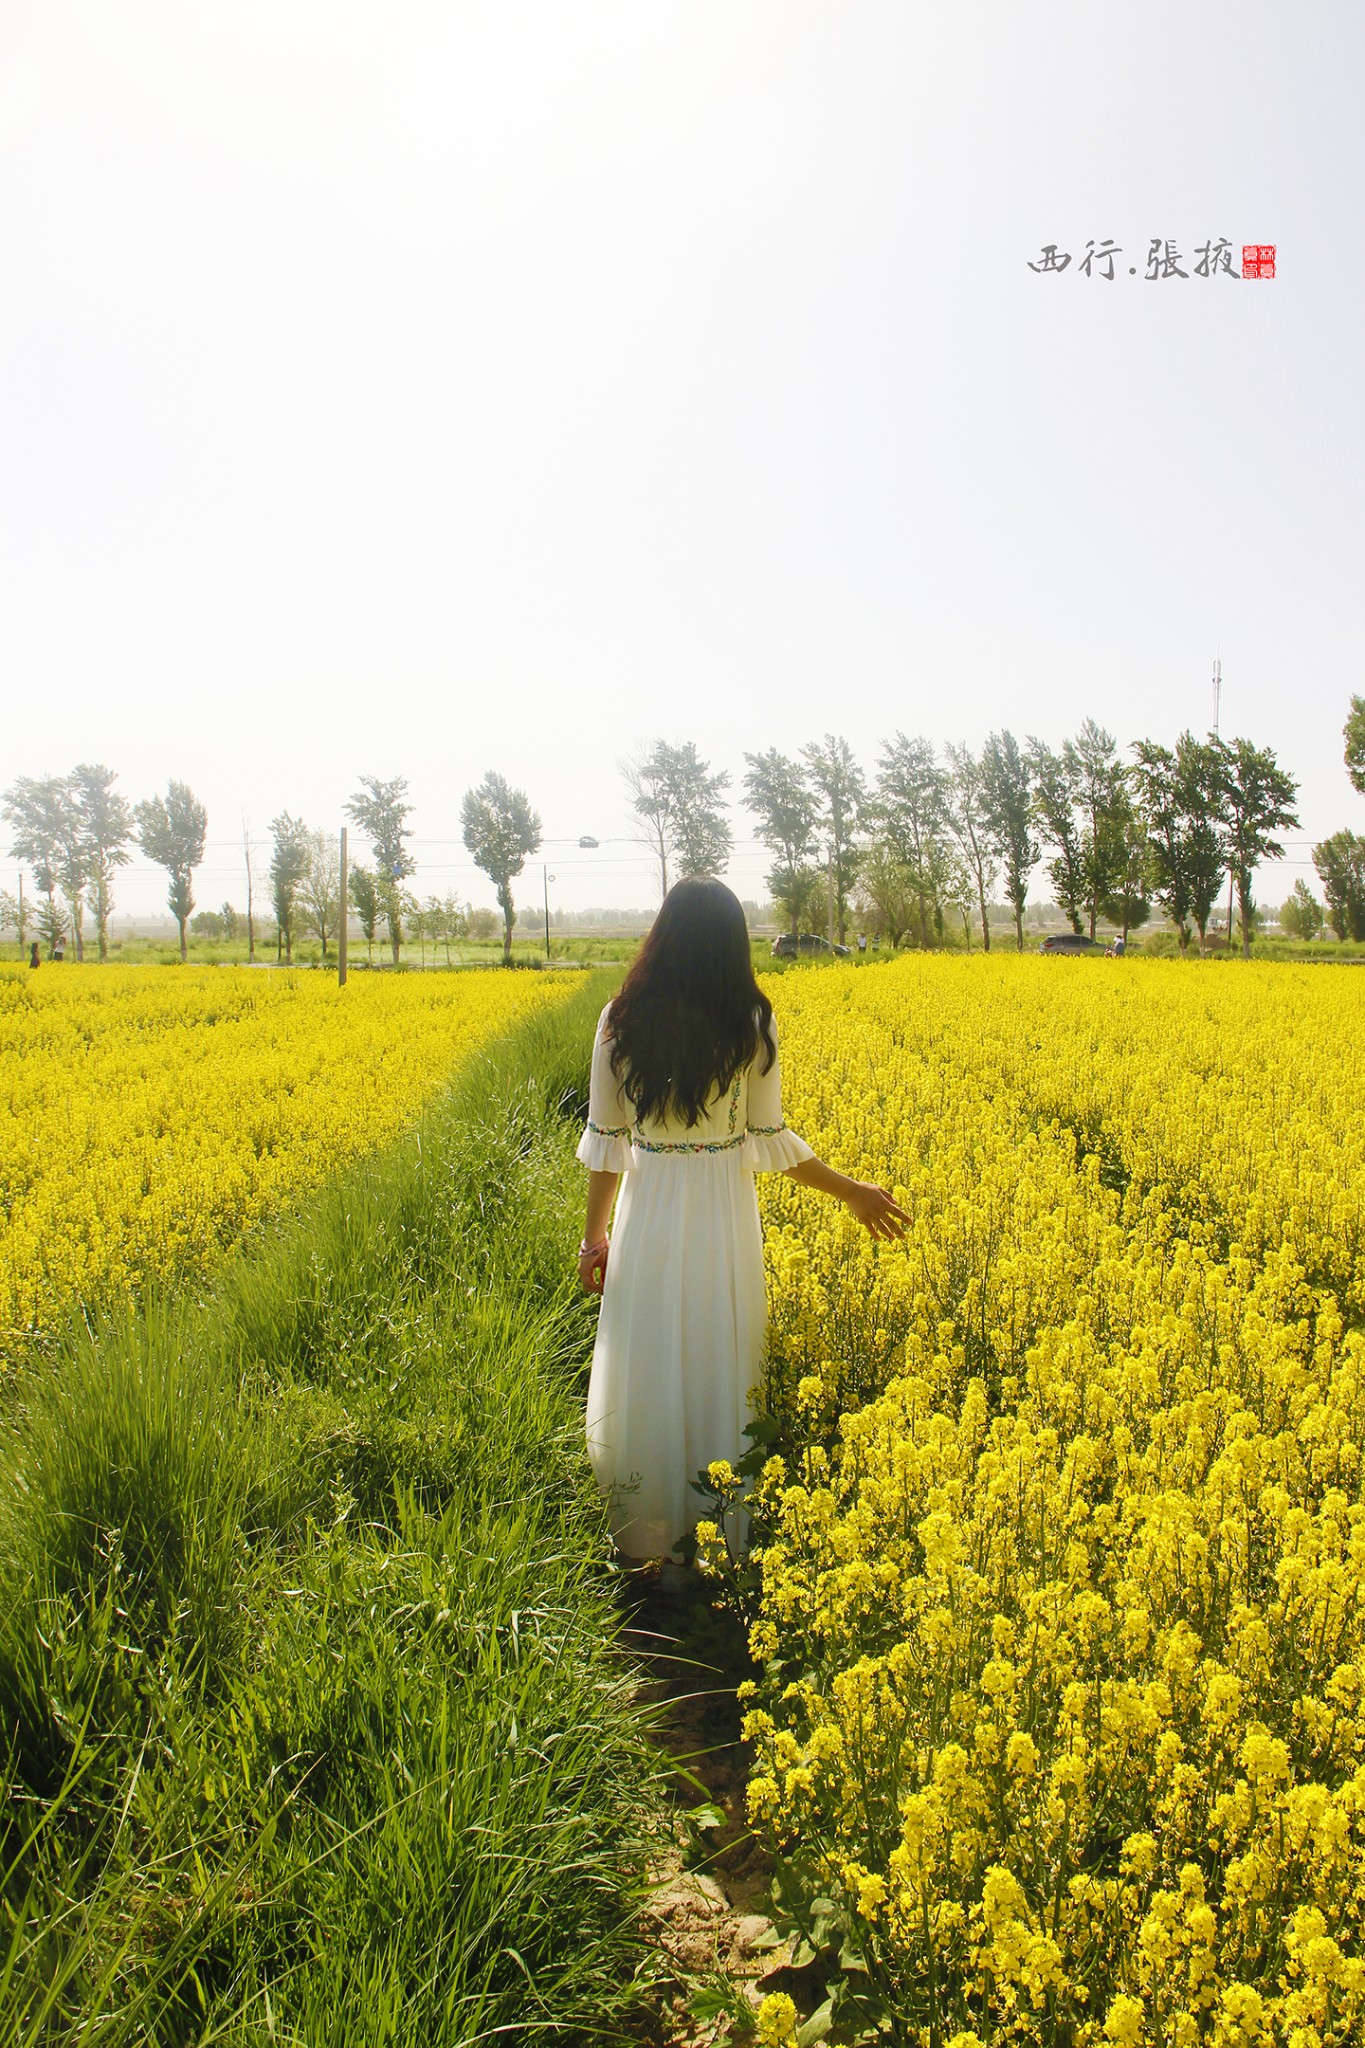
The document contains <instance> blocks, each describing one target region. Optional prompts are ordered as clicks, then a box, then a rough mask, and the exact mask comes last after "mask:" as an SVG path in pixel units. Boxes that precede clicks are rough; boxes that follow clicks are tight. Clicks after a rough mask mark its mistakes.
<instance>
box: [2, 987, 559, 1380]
mask: <svg viewBox="0 0 1365 2048" xmlns="http://www.w3.org/2000/svg"><path fill="white" fill-rule="evenodd" d="M564 991H565V980H564V978H563V977H562V976H555V975H530V974H517V975H512V974H505V973H499V972H493V971H490V972H484V973H479V972H473V973H464V974H460V975H454V976H447V975H429V976H427V975H392V976H391V975H381V974H374V975H369V974H362V975H356V976H355V977H354V978H353V979H352V981H351V982H350V983H349V985H348V986H347V987H346V988H345V989H338V988H337V987H336V985H335V983H334V982H333V981H332V980H331V978H330V977H329V976H326V975H320V974H306V973H294V974H291V973H278V972H273V971H272V972H269V973H265V972H251V971H248V970H245V969H226V968H184V969H177V970H175V971H174V972H170V971H168V972H165V973H161V972H156V971H153V970H151V969H148V968H145V967H117V966H115V967H99V968H96V967H85V968H82V969H80V970H79V971H78V970H76V969H74V968H71V967H67V968H63V969H52V970H48V971H44V972H42V973H40V974H36V975H34V974H29V973H27V972H23V971H12V972H9V973H0V1113H2V1115H0V1344H5V1343H14V1342H15V1341H17V1340H22V1339H24V1338H26V1337H29V1336H32V1335H33V1334H34V1333H36V1332H39V1331H41V1330H43V1329H45V1328H48V1327H50V1326H51V1325H52V1324H53V1323H54V1321H55V1320H56V1319H58V1318H59V1317H60V1316H62V1315H63V1314H64V1313H66V1312H67V1311H68V1310H69V1309H70V1308H71V1307H72V1306H73V1305H74V1304H76V1303H94V1302H99V1301H101V1300H106V1299H109V1298H110V1297H113V1296H117V1295H118V1294H121V1293H127V1292H128V1291H129V1290H131V1289H134V1288H136V1287H138V1286H139V1285H140V1284H141V1283H142V1282H144V1281H146V1280H149V1279H155V1280H165V1279H173V1278H177V1277H180V1276H183V1275H186V1274H191V1273H196V1272H200V1271H202V1270H204V1269H205V1268H206V1267H208V1266H210V1265H211V1264H212V1263H213V1261H214V1260H216V1259H217V1258H218V1257H219V1256H220V1255H221V1254H222V1252H223V1251H224V1250H226V1249H227V1248H228V1247H229V1246H231V1245H234V1244H236V1243H238V1242H239V1241H240V1240H241V1238H242V1236H243V1233H244V1232H245V1231H246V1230H248V1229H249V1228H250V1226H251V1225H252V1224H253V1223H256V1222H257V1221H259V1219H260V1218H261V1217H262V1216H264V1215H265V1214H267V1213H268V1212H273V1211H276V1210H278V1209H280V1208H281V1207H283V1206H284V1205H285V1204H287V1203H288V1202H289V1201H290V1200H291V1199H293V1198H294V1197H295V1196H297V1195H299V1194H300V1193H301V1192H303V1191H304V1190H306V1189H308V1188H311V1187H315V1186H317V1185H318V1184H319V1183H321V1182H322V1181H323V1180H325V1179H326V1178H327V1176H328V1175H329V1174H330V1173H331V1172H332V1171H333V1169H334V1168H335V1167H337V1166H338V1165H340V1164H341V1163H342V1162H344V1161H346V1160H348V1159H351V1158H353V1157H355V1156H356V1155H357V1154H358V1153H361V1152H367V1151H369V1150H371V1149H372V1148H373V1147H375V1146H377V1145H380V1144H383V1143H384V1142H385V1141H386V1140H387V1139H389V1138H390V1137H392V1136H393V1135H394V1134H395V1133H396V1132H397V1131H398V1130H399V1129H400V1128H401V1127H402V1126H403V1125H405V1124H406V1123H408V1122H410V1121H411V1119H412V1117H413V1116H414V1114H415V1113H416V1111H417V1109H418V1108H419V1106H420V1105H421V1104H422V1102H423V1101H424V1100H425V1099H426V1098H427V1097H428V1096H429V1095H430V1094H431V1092H432V1091H433V1090H434V1089H435V1088H436V1087H438V1086H439V1085H440V1083H441V1082H442V1081H443V1080H445V1079H446V1078H447V1076H448V1075H449V1074H450V1073H451V1070H452V1069H453V1068H454V1067H455V1066H456V1065H457V1064H458V1063H459V1062H460V1061H461V1060H462V1059H464V1058H465V1057H466V1056H467V1055H468V1054H469V1053H470V1052H472V1051H473V1050H474V1049H475V1048H476V1047H477V1046H479V1045H480V1044H482V1043H484V1042H485V1041H487V1040H488V1039H490V1038H491V1037H492V1036H493V1035H494V1034H496V1033H498V1032H500V1031H501V1030H503V1029H504V1028H505V1027H506V1026H507V1025H508V1024H510V1023H511V1022H512V1021H513V1019H514V1018H517V1017H520V1016H522V1015H524V1014H525V1013H526V1012H528V1011H529V1010H530V1009H532V1008H534V1007H536V1006H538V1005H542V1004H545V1003H548V1002H552V1001H555V1000H558V999H559V998H560V997H561V996H562V995H563V993H564Z"/></svg>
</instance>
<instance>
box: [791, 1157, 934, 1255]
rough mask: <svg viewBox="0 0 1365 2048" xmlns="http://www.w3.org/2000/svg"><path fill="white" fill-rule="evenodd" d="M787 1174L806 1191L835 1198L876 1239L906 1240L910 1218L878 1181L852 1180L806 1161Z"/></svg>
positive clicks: (814, 1161)
mask: <svg viewBox="0 0 1365 2048" xmlns="http://www.w3.org/2000/svg"><path fill="white" fill-rule="evenodd" d="M783 1171H784V1172H785V1174H786V1176H787V1179H788V1180H794V1181H799V1183H800V1184H801V1186H802V1187H803V1188H818V1189H819V1190H820V1193H821V1194H822V1195H833V1196H835V1198H836V1199H837V1200H838V1201H840V1202H842V1203H843V1205H844V1207H845V1208H846V1209H847V1210H848V1211H849V1213H850V1215H853V1216H856V1217H857V1219H858V1221H859V1222H860V1223H861V1224H862V1225H863V1226H864V1228H865V1229H867V1230H870V1231H871V1233H872V1235H873V1236H874V1237H904V1235H905V1226H906V1224H907V1223H908V1222H909V1221H910V1218H909V1217H908V1216H907V1215H906V1213H905V1211H904V1209H902V1208H901V1207H900V1205H899V1204H898V1203H897V1202H895V1201H894V1200H893V1199H892V1197H891V1195H890V1194H889V1193H888V1192H887V1190H886V1189H885V1188H882V1187H878V1185H877V1183H876V1181H873V1180H850V1179H849V1177H848V1175H847V1174H846V1173H836V1171H835V1169H834V1168H833V1167H832V1166H826V1164H825V1162H824V1160H823V1159H803V1160H802V1161H801V1164H800V1165H799V1166H788V1167H784V1168H783Z"/></svg>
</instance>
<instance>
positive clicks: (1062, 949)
mask: <svg viewBox="0 0 1365 2048" xmlns="http://www.w3.org/2000/svg"><path fill="white" fill-rule="evenodd" d="M1038 951H1039V952H1040V953H1099V954H1103V953H1105V952H1107V951H1108V948H1107V947H1106V946H1102V945H1101V944H1100V941H1099V940H1098V939H1089V938H1087V937H1086V935H1085V933H1084V932H1051V933H1049V935H1048V937H1047V938H1045V939H1044V940H1043V943H1042V945H1041V946H1040V947H1039V948H1038Z"/></svg>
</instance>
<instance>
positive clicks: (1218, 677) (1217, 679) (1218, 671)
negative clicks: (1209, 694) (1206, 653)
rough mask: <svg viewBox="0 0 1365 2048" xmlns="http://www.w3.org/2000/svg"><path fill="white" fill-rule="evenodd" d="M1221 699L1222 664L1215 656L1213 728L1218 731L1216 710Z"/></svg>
mask: <svg viewBox="0 0 1365 2048" xmlns="http://www.w3.org/2000/svg"><path fill="white" fill-rule="evenodd" d="M1222 701H1223V664H1222V662H1221V661H1219V660H1218V659H1217V657H1216V656H1215V658H1214V663H1213V729H1214V732H1215V733H1216V732H1217V731H1218V710H1219V706H1220V705H1221V704H1222Z"/></svg>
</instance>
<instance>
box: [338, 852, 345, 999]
mask: <svg viewBox="0 0 1365 2048" xmlns="http://www.w3.org/2000/svg"><path fill="white" fill-rule="evenodd" d="M347 879H348V878H347V872H346V827H345V826H344V825H343V826H342V828H341V916H340V920H339V922H338V924H337V987H338V988H345V986H346V883H347Z"/></svg>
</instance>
